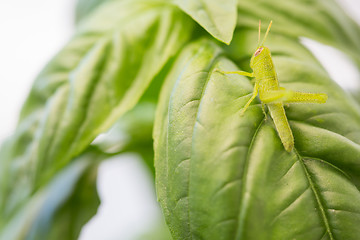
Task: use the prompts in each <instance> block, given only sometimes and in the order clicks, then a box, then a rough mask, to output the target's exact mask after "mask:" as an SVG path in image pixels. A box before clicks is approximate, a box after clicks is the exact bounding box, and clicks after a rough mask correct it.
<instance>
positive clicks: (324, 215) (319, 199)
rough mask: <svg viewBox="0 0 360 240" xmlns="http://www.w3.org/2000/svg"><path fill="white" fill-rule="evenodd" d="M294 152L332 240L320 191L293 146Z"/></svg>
mask: <svg viewBox="0 0 360 240" xmlns="http://www.w3.org/2000/svg"><path fill="white" fill-rule="evenodd" d="M294 152H295V154H296V156H297V158H298V160H299V162H300V164H301V166H302V167H303V169H304V172H305V175H306V179H307V180H308V182H309V185H310V188H311V190H312V192H313V193H314V196H315V199H316V203H317V205H318V206H319V209H320V212H321V217H322V219H323V222H324V225H325V229H326V232H327V233H328V235H329V238H330V240H334V237H333V234H332V232H331V229H330V224H329V220H328V216H327V214H326V212H325V207H324V204H323V201H322V199H321V196H320V193H319V192H318V190H317V189H316V187H315V184H314V181H313V180H312V178H311V175H310V173H309V171H308V169H307V167H306V165H305V163H304V159H303V158H302V157H301V156H300V154H299V153H298V151H297V150H296V149H295V148H294Z"/></svg>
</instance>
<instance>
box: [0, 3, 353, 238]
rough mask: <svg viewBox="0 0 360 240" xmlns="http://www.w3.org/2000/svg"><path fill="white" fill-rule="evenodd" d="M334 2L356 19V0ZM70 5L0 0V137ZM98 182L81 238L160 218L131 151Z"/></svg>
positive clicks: (63, 32)
mask: <svg viewBox="0 0 360 240" xmlns="http://www.w3.org/2000/svg"><path fill="white" fill-rule="evenodd" d="M338 2H339V3H341V4H342V5H344V8H345V9H346V10H347V11H348V12H349V14H351V15H353V17H354V18H355V19H356V20H357V22H358V23H360V14H359V13H360V1H358V0H338ZM73 11H74V0H31V1H29V0H11V1H5V0H0V143H1V142H2V141H3V140H4V139H5V138H6V137H7V136H9V135H10V134H11V133H12V132H13V131H14V129H15V126H16V122H17V116H18V113H19V111H20V108H21V105H22V104H23V102H24V100H25V97H26V96H27V94H28V92H29V91H30V87H31V84H32V82H33V80H34V78H35V77H36V75H37V73H38V72H39V71H40V70H41V69H42V67H43V66H44V65H45V64H46V63H47V62H48V61H49V60H50V58H51V57H52V56H53V55H54V54H55V53H56V52H57V51H59V50H60V49H61V47H62V46H63V45H64V44H65V43H66V42H67V40H68V39H69V38H70V36H71V34H72V33H73V32H74V29H73V21H74V17H73ZM302 41H303V43H304V44H305V45H306V46H307V47H308V48H309V49H310V50H312V51H313V52H314V54H315V55H316V56H317V57H318V58H319V59H320V61H321V62H322V64H323V65H324V66H325V68H326V69H327V70H328V71H329V73H330V75H331V76H332V77H333V78H334V79H335V80H337V81H338V83H339V84H340V85H341V86H342V87H344V88H345V89H352V88H355V87H359V82H360V75H359V72H358V71H357V69H356V67H354V65H353V64H352V63H351V61H350V60H349V59H348V58H347V57H345V56H344V55H343V54H341V53H339V52H338V51H336V50H335V49H333V48H331V47H327V46H323V45H321V44H319V43H316V42H314V41H312V40H309V39H303V40H302ZM359 41H360V39H359ZM359 54H360V53H359ZM340 80H341V81H340ZM98 188H99V194H100V197H101V199H102V204H101V206H100V208H99V210H98V214H97V215H96V216H95V217H94V218H93V219H92V220H91V221H90V222H89V223H88V224H87V225H86V226H85V227H84V229H83V231H82V234H81V237H80V239H81V240H95V239H96V240H98V239H103V240H116V239H122V240H132V239H134V236H136V235H137V233H139V232H143V231H146V230H147V229H150V228H151V227H153V226H154V225H156V223H157V221H160V219H161V214H160V210H159V209H158V207H157V203H156V201H155V196H154V189H153V186H152V185H151V180H150V176H149V175H148V173H147V172H146V170H145V169H144V167H143V166H142V164H141V162H140V160H139V159H138V158H137V157H136V156H131V155H127V156H124V157H123V158H122V159H112V160H110V161H107V162H105V163H103V164H102V166H101V168H100V171H99V180H98Z"/></svg>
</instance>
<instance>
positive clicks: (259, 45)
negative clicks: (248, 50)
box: [258, 19, 261, 48]
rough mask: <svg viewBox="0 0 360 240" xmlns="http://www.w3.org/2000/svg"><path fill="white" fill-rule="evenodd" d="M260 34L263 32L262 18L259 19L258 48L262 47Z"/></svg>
mask: <svg viewBox="0 0 360 240" xmlns="http://www.w3.org/2000/svg"><path fill="white" fill-rule="evenodd" d="M260 34H261V19H259V35H258V48H259V47H260Z"/></svg>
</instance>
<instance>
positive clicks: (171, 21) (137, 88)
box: [0, 0, 193, 219]
mask: <svg viewBox="0 0 360 240" xmlns="http://www.w3.org/2000/svg"><path fill="white" fill-rule="evenodd" d="M192 26H193V22H192V21H191V19H190V18H189V17H188V16H187V15H186V14H184V13H182V11H180V10H178V9H177V8H176V7H174V6H173V5H169V4H163V3H161V2H158V1H155V2H154V1H149V0H136V1H110V2H106V3H103V4H101V5H100V6H99V7H98V8H96V10H94V11H93V12H92V13H91V14H90V15H89V16H88V17H87V18H86V21H83V22H82V23H81V25H79V27H78V30H77V34H76V36H75V37H74V38H73V39H72V40H71V41H70V42H69V43H68V44H67V45H66V46H65V48H64V49H63V50H62V51H61V52H60V53H59V54H58V55H57V56H55V58H54V59H53V60H52V61H51V62H50V63H49V64H48V66H47V67H46V68H45V69H44V71H43V72H42V73H41V74H40V75H39V77H38V78H37V79H36V81H35V83H34V85H33V88H32V90H31V93H30V95H29V97H28V99H27V101H26V103H25V105H24V107H23V110H22V113H21V118H20V123H19V126H18V130H17V132H16V133H15V134H14V136H13V137H11V138H10V139H8V141H7V143H5V145H4V147H3V148H2V151H1V162H0V164H1V165H0V186H1V189H0V196H1V197H0V206H1V209H0V216H1V218H2V219H7V218H10V217H11V216H13V215H14V214H15V213H16V211H17V209H18V207H20V206H21V205H22V204H23V202H25V201H26V200H27V198H28V197H30V196H31V195H32V194H34V192H35V191H36V190H38V189H40V188H41V186H43V185H46V184H47V182H48V181H49V180H50V179H51V178H52V177H53V176H54V175H55V174H56V172H58V171H59V170H61V169H62V167H64V166H65V165H66V164H68V163H69V161H71V160H72V159H74V158H75V157H76V156H78V155H79V154H81V153H82V152H83V151H84V149H86V148H87V147H88V146H89V145H90V143H91V142H92V141H93V140H94V139H95V137H96V136H97V135H99V134H100V133H102V132H104V131H106V130H107V129H108V128H110V127H111V126H112V125H113V124H114V123H115V122H116V120H117V119H118V118H119V117H120V116H122V115H123V114H124V113H126V112H127V111H129V110H130V109H131V108H133V107H134V106H135V104H136V103H137V102H138V100H139V99H140V98H141V96H142V95H143V94H144V92H145V91H146V89H147V88H148V86H149V85H150V83H151V81H152V79H153V78H154V76H156V75H157V74H158V73H159V71H160V70H161V69H162V68H163V67H164V65H165V64H166V63H167V62H168V61H169V60H170V59H171V58H172V57H173V56H174V55H175V54H176V53H177V51H178V50H179V49H180V48H181V47H182V45H183V44H184V43H185V42H186V41H187V40H188V38H189V36H190V35H191V29H192ZM185 29H186V31H185ZM15 183H16V184H17V187H16V188H14V187H13V186H14V184H15Z"/></svg>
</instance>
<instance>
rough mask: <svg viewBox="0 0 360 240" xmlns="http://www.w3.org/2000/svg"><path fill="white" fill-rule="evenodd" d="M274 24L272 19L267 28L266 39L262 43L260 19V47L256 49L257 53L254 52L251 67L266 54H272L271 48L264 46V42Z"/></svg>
mask: <svg viewBox="0 0 360 240" xmlns="http://www.w3.org/2000/svg"><path fill="white" fill-rule="evenodd" d="M271 25H272V21H270V24H269V26H268V29H267V30H266V34H265V37H264V39H263V40H262V42H261V43H260V32H261V21H259V35H258V47H257V49H256V51H255V53H254V54H253V56H252V57H251V60H250V67H251V68H252V67H253V66H254V65H256V63H257V62H258V61H259V60H261V59H263V58H264V57H265V56H266V55H269V54H270V50H269V49H268V48H267V47H265V46H264V42H265V40H266V37H267V35H268V34H269V31H270V28H271Z"/></svg>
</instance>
